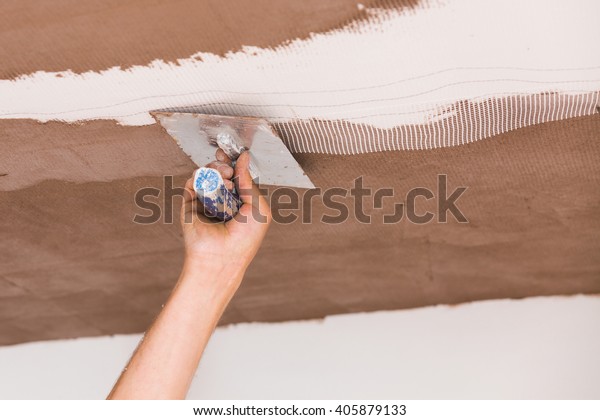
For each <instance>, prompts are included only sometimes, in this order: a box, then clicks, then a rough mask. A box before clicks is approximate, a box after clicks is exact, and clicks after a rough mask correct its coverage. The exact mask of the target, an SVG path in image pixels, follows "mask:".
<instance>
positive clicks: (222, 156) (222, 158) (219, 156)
mask: <svg viewBox="0 0 600 420" xmlns="http://www.w3.org/2000/svg"><path fill="white" fill-rule="evenodd" d="M215 157H216V158H217V160H218V161H219V162H222V163H225V164H227V165H231V158H230V157H229V156H227V153H225V152H224V151H223V149H221V148H220V147H219V148H218V149H217V152H216V153H215Z"/></svg>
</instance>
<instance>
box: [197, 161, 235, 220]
mask: <svg viewBox="0 0 600 420" xmlns="http://www.w3.org/2000/svg"><path fill="white" fill-rule="evenodd" d="M194 190H195V191H196V195H197V196H198V199H199V200H200V201H202V204H203V205H204V213H205V214H206V215H208V216H210V217H214V218H217V219H219V220H223V221H228V220H230V219H232V218H233V216H235V215H236V214H237V212H238V211H239V210H240V207H241V206H242V201H241V200H240V197H239V195H238V194H237V192H235V190H234V192H233V193H232V192H231V191H229V190H228V189H227V188H226V187H225V183H224V182H223V178H222V177H221V174H220V173H219V171H217V170H216V169H212V168H200V169H198V170H197V171H196V173H195V174H194Z"/></svg>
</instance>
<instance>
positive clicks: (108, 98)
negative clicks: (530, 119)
mask: <svg viewBox="0 0 600 420" xmlns="http://www.w3.org/2000/svg"><path fill="white" fill-rule="evenodd" d="M370 13H372V14H373V15H375V17H374V18H373V19H372V20H371V21H367V22H363V23H359V24H356V25H353V26H352V27H348V28H345V29H342V30H336V31H333V32H330V33H325V34H315V35H313V36H311V37H310V38H309V39H307V40H297V41H294V42H292V43H291V44H289V45H286V46H284V47H280V48H277V49H259V48H252V47H246V48H245V49H244V50H243V51H240V52H237V53H231V54H228V55H227V56H226V57H218V56H215V55H212V54H207V53H202V52H199V53H197V54H196V55H194V56H192V57H190V58H186V59H181V60H179V61H178V63H177V64H168V63H164V62H162V61H160V60H157V61H155V62H153V63H152V64H151V65H149V66H137V67H133V68H131V69H128V70H122V69H120V68H112V69H109V70H106V71H102V72H88V73H84V74H74V73H72V72H69V71H64V72H61V73H47V72H43V71H41V72H37V73H34V74H32V75H28V76H23V77H21V78H18V79H16V80H2V81H0V118H32V119H36V120H39V121H48V120H62V121H69V122H73V121H80V120H87V119H116V120H118V121H119V122H120V123H122V124H128V125H144V124H151V123H153V122H154V120H153V119H152V118H151V117H150V115H149V114H148V111H150V110H155V109H164V108H173V107H185V106H191V105H200V106H201V107H200V108H201V110H203V111H205V112H213V113H223V114H231V115H250V116H258V117H264V118H267V119H269V120H271V121H272V122H282V121H289V120H295V119H309V118H319V119H329V120H338V119H341V120H347V121H351V122H363V123H369V124H372V125H374V126H376V127H380V128H389V127H392V126H398V125H401V124H423V123H426V122H429V121H431V120H432V119H435V118H436V116H437V115H438V111H439V108H440V106H444V105H448V104H453V103H456V102H457V101H459V100H464V99H472V100H473V99H474V100H484V99H486V98H491V97H495V98H497V97H502V96H514V95H520V94H531V93H541V92H561V93H566V94H577V93H587V92H594V91H599V90H600V54H597V53H593V52H594V51H595V42H596V41H597V40H598V39H600V25H598V23H597V18H598V16H600V2H598V1H594V0H573V1H564V0H530V1H526V2H523V1H520V0H506V1H502V2H482V1H480V0H453V1H449V2H443V3H439V2H426V3H425V5H424V6H422V7H421V8H418V9H416V10H409V11H383V10H371V11H370ZM445 117H447V115H445Z"/></svg>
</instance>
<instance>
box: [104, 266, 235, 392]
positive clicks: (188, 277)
mask: <svg viewBox="0 0 600 420" xmlns="http://www.w3.org/2000/svg"><path fill="white" fill-rule="evenodd" d="M243 271H244V270H243V268H241V267H240V268H237V269H236V268H235V267H230V268H227V269H225V268H221V267H214V266H212V267H211V266H208V265H205V266H195V265H191V264H186V265H185V266H184V269H183V271H182V273H181V276H180V278H179V280H178V281H177V284H176V286H175V288H174V289H173V292H172V293H171V296H170V297H169V299H168V300H167V302H166V304H165V306H164V308H163V309H162V311H161V312H160V314H159V316H158V317H157V318H156V320H155V321H154V324H153V325H152V327H151V328H150V329H149V330H148V332H147V333H146V335H145V337H144V339H143V340H142V342H141V343H140V345H139V346H138V348H137V350H136V351H135V353H134V355H133V356H132V358H131V360H130V361H129V364H128V366H127V368H126V369H125V370H124V371H123V373H122V374H121V377H120V378H119V380H118V382H117V384H116V385H115V387H114V388H113V390H112V392H111V394H110V395H109V398H111V399H176V398H185V395H186V393H187V390H188V388H189V385H190V383H191V381H192V378H193V375H194V372H195V371H196V369H197V367H198V363H199V361H200V357H201V356H202V352H203V351H204V348H205V347H206V344H207V342H208V340H209V338H210V336H211V334H212V332H213V330H214V328H215V327H216V325H217V322H218V320H219V318H220V317H221V314H222V313H223V311H224V309H225V307H226V306H227V304H228V303H229V300H230V299H231V296H232V295H233V293H234V292H235V290H236V289H237V287H238V285H239V283H240V282H241V279H242V276H243V274H244V272H243Z"/></svg>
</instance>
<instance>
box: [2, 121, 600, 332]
mask: <svg viewBox="0 0 600 420" xmlns="http://www.w3.org/2000/svg"><path fill="white" fill-rule="evenodd" d="M0 133H1V134H2V136H1V137H2V147H3V149H2V153H1V158H0V173H2V174H4V173H7V175H6V176H2V177H0V190H2V191H1V192H0V213H1V214H2V218H0V234H1V238H2V239H1V240H0V344H13V343H18V342H25V341H32V340H42V339H54V338H65V337H77V336H93V335H100V334H114V333H131V332H140V331H142V330H144V329H145V328H146V327H147V326H148V324H149V323H150V322H151V320H152V318H153V317H154V316H155V315H156V314H157V312H158V311H159V310H160V306H161V304H162V303H163V301H164V299H165V298H166V296H167V294H168V293H169V290H170V288H171V287H172V286H173V284H174V281H175V280H176V277H177V274H178V270H179V268H180V264H181V259H182V248H181V238H180V230H179V226H178V225H177V224H176V223H175V224H165V223H162V222H159V223H155V224H152V225H138V224H135V223H132V218H133V216H134V214H135V212H136V207H135V204H134V202H133V197H134V194H135V192H136V191H137V190H138V189H140V188H143V187H147V186H156V187H159V188H162V182H163V179H162V176H163V175H169V174H171V175H175V182H176V184H182V183H183V182H184V180H185V178H186V177H187V175H188V174H189V173H190V172H191V169H192V168H193V165H192V163H191V162H190V161H189V160H187V158H186V157H185V156H184V155H183V154H182V153H181V152H180V151H179V149H178V148H177V146H175V145H174V143H173V142H172V140H170V139H169V138H168V136H167V135H166V134H164V133H163V132H162V131H161V130H160V129H159V128H158V127H156V126H149V127H123V126H118V125H115V124H113V123H110V122H90V123H86V124H81V125H67V124H61V123H49V124H45V125H42V124H38V123H34V122H31V121H19V120H10V121H9V120H3V121H0ZM599 137H600V115H597V114H596V115H594V116H590V117H582V118H577V119H573V120H569V121H563V122H554V123H546V124H542V125H538V126H534V127H529V128H523V129H521V130H518V131H513V132H509V133H506V134H502V135H499V136H496V137H493V138H490V139H487V140H481V141H478V142H475V143H473V144H468V145H464V146H457V147H453V148H442V149H434V150H424V151H404V152H386V153H372V154H363V155H356V156H334V155H319V154H298V155H296V157H297V159H298V160H299V162H300V163H301V165H302V166H303V168H304V169H305V170H306V172H307V173H308V174H309V176H310V177H311V179H312V180H313V181H314V183H315V184H316V185H317V186H319V187H321V188H327V187H346V188H350V187H351V186H352V181H353V179H354V178H356V177H359V176H364V179H365V185H366V186H371V187H393V188H394V189H395V192H396V197H397V198H398V199H399V200H402V197H404V196H405V195H406V193H407V192H408V191H409V190H410V189H411V188H414V187H427V188H430V189H432V190H435V189H436V182H437V175H438V174H447V175H448V179H449V186H450V190H452V189H453V188H454V187H457V186H467V187H468V190H467V192H466V193H465V194H464V195H463V197H462V198H461V199H460V201H459V203H460V208H461V209H462V211H463V213H464V214H465V215H466V216H467V217H468V219H469V221H470V222H469V223H468V224H459V223H457V222H456V221H455V220H454V219H453V218H452V217H451V216H450V218H449V222H448V223H446V224H439V223H429V224H426V225H415V224H412V223H410V222H408V221H407V220H406V219H405V220H403V221H402V222H400V223H398V224H395V225H384V224H382V223H381V217H380V216H381V215H382V213H383V212H384V211H385V212H389V211H390V210H391V207H392V205H393V202H392V201H391V200H386V201H384V204H385V207H384V209H383V210H373V211H372V214H373V216H374V218H373V221H372V223H371V224H361V223H359V222H357V221H356V220H355V219H354V218H350V219H349V220H348V221H347V222H345V223H343V224H337V225H327V224H323V223H320V222H319V219H320V216H321V215H322V214H323V213H325V212H327V214H333V212H332V211H331V210H327V211H326V210H325V209H324V208H323V205H322V203H321V202H320V199H318V198H315V199H313V201H314V204H315V207H314V211H313V217H314V220H313V223H310V224H302V223H301V222H300V221H297V222H295V223H293V224H291V225H277V224H275V225H273V226H272V228H271V230H270V231H269V234H268V235H267V238H266V240H265V243H264V245H263V247H262V249H261V251H260V253H259V255H258V256H257V258H256V260H255V261H254V262H253V264H252V266H251V268H250V270H249V272H248V273H247V276H246V279H245V281H244V283H243V285H242V287H241V289H240V291H239V293H238V294H237V295H236V297H235V298H234V300H233V301H232V303H231V305H230V307H229V308H228V310H227V312H226V314H225V316H224V318H223V320H222V322H223V323H224V324H226V323H233V322H243V321H283V320H294V319H307V318H318V317H323V316H325V315H329V314H337V313H349V312H360V311H373V310H383V309H399V308H411V307H418V306H424V305H432V304H440V303H450V304H455V303H461V302H469V301H473V300H479V299H493V298H521V297H526V296H538V295H555V294H574V293H599V292H600V258H598V256H599V255H600V194H599V190H598V185H600V165H599V164H598V162H600V141H599V140H600V138H599ZM96 143H97V144H96ZM7 144H8V145H9V146H10V147H8V148H7V147H5V145H7ZM144 149H149V150H144ZM7 155H9V156H10V158H9V159H7ZM69 173H70V174H71V175H73V174H81V175H82V177H81V178H79V179H78V180H76V182H74V181H73V180H75V178H74V177H73V178H72V180H71V181H66V180H65V177H64V175H65V174H69ZM86 173H89V174H90V175H87V176H86V175H85V174H86ZM28 177H29V178H28ZM23 179H26V182H23ZM348 202H351V201H348ZM418 208H419V210H422V211H426V210H433V209H432V207H431V206H428V205H426V204H424V205H423V206H422V207H418Z"/></svg>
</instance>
